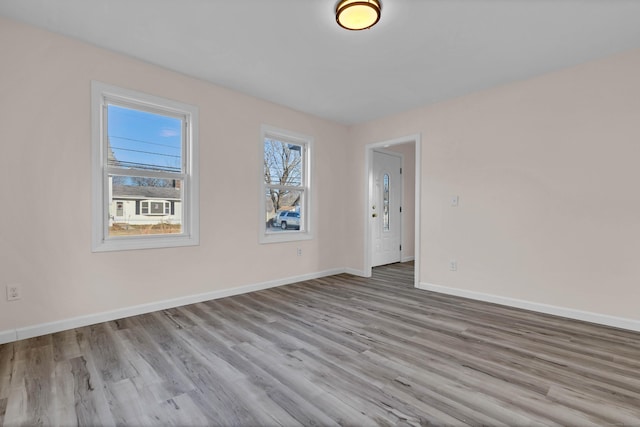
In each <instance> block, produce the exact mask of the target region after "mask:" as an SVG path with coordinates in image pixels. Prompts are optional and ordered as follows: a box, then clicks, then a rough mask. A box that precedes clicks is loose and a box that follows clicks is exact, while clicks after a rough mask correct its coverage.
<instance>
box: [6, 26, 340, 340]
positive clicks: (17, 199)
mask: <svg viewBox="0 0 640 427" xmlns="http://www.w3.org/2000/svg"><path fill="white" fill-rule="evenodd" d="M0 57H1V58H2V66H1V67H0V129H1V132H2V137H1V138H0V145H1V147H2V148H1V150H2V154H1V155H0V178H1V181H0V182H2V186H0V200H1V201H2V215H1V216H0V218H1V221H0V266H1V267H0V288H1V289H2V297H1V298H0V332H2V331H6V330H11V329H13V328H20V327H25V326H29V325H36V324H41V323H45V322H52V321H58V320H63V319H69V318H72V317H76V316H83V315H89V314H93V313H100V312H105V311H111V310H116V309H121V308H126V307H130V306H135V305H139V304H145V303H151V302H155V301H162V300H167V299H173V298H178V297H181V296H185V295H194V294H199V293H205V292H211V291H215V290H218V289H227V288H233V287H238V286H242V285H250V284H256V283H262V282H265V281H270V280H276V279H281V278H286V277H291V276H300V275H305V274H311V273H316V272H322V271H326V270H331V269H336V268H343V267H344V261H343V256H342V250H343V249H342V248H344V247H345V243H346V241H345V237H344V236H345V230H346V228H345V225H344V224H343V223H341V222H340V221H335V215H329V214H327V211H329V212H334V211H335V209H336V208H339V207H340V206H341V205H342V204H343V203H344V201H343V200H342V197H343V196H342V194H343V193H342V192H336V191H334V190H335V189H336V188H340V186H341V185H342V184H343V181H344V178H343V177H342V176H341V175H340V171H342V170H345V168H346V160H345V159H344V158H343V156H336V155H335V154H336V153H339V152H340V151H341V150H343V146H344V141H345V137H346V134H347V130H346V128H345V127H344V126H342V125H338V124H335V123H331V122H328V121H325V120H321V119H318V118H315V117H311V116H309V115H306V114H302V113H299V112H295V111H292V110H289V109H287V108H283V107H280V106H277V105H274V104H270V103H268V102H265V101H261V100H258V99H255V98H251V97H249V96H244V95H241V94H239V93H236V92H232V91H230V90H226V89H223V88H220V87H217V86H214V85H211V84H208V83H205V82H203V81H200V80H197V79H193V78H189V77H186V76H184V75H180V74H177V73H173V72H170V71H167V70H165V69H161V68H159V67H155V66H152V65H149V64H146V63H143V62H140V61H137V60H134V59H130V58H127V57H124V56H122V55H118V54H115V53H111V52H108V51H105V50H102V49H98V48H96V47H93V46H90V45H87V44H84V43H80V42H76V41H74V40H71V39H68V38H65V37H61V36H57V35H54V34H51V33H48V32H45V31H40V30H37V29H35V28H33V27H29V26H24V25H22V24H18V23H14V22H12V21H7V20H4V19H2V18H0ZM91 80H98V81H102V82H105V83H108V84H112V85H117V86H121V87H125V88H129V89H133V90H137V91H141V92H146V93H151V94H153V95H157V96H162V97H166V98H170V99H175V100H177V101H180V102H185V103H189V104H193V105H196V106H198V107H199V109H200V190H201V191H200V206H201V208H200V223H201V226H200V229H201V232H200V242H201V244H200V246H197V247H186V248H175V249H156V250H138V251H125V252H111V253H92V252H91V223H90V218H91V212H90V209H91V193H90V191H91V190H90V181H91V171H90V148H91V140H90V88H91ZM262 124H268V125H272V126H276V127H279V128H283V129H289V130H291V131H294V132H298V133H302V134H306V135H309V136H312V137H313V138H314V149H315V156H314V166H315V167H314V169H313V182H314V184H315V188H314V190H315V191H314V193H313V199H312V210H313V214H314V215H313V218H314V219H315V223H314V226H315V228H314V231H315V238H314V239H313V240H310V241H303V242H297V243H296V242H293V243H284V244H268V245H260V244H258V223H259V221H258V212H259V209H258V197H259V183H260V178H261V172H260V170H259V165H260V161H259V155H260V149H259V147H260V126H261V125H262ZM323 207H324V208H323ZM298 247H300V248H302V249H303V255H302V256H301V257H298V256H296V248H298ZM7 283H21V284H22V286H23V294H24V295H23V298H22V299H21V300H20V301H15V302H11V303H8V302H7V301H6V299H5V298H4V288H5V286H6V284H7Z"/></svg>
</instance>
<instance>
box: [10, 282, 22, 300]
mask: <svg viewBox="0 0 640 427" xmlns="http://www.w3.org/2000/svg"><path fill="white" fill-rule="evenodd" d="M20 298H22V286H21V285H18V284H15V283H14V284H12V285H7V301H16V300H19V299H20Z"/></svg>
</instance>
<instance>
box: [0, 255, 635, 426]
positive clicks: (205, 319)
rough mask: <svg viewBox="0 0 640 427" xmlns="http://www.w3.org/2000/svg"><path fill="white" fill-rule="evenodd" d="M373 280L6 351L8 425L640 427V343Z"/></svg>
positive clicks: (392, 273) (1, 395) (178, 313)
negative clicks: (550, 426)
mask: <svg viewBox="0 0 640 427" xmlns="http://www.w3.org/2000/svg"><path fill="white" fill-rule="evenodd" d="M412 275H413V266H412V265H411V264H393V265H390V266H386V267H382V268H377V269H375V270H374V275H373V277H372V278H371V279H363V278H358V277H354V276H350V275H347V274H342V275H338V276H332V277H327V278H323V279H318V280H310V281H307V282H303V283H298V284H295V285H289V286H284V287H280V288H275V289H270V290H266V291H260V292H255V293H251V294H246V295H240V296H234V297H230V298H225V299H221V300H216V301H210V302H206V303H200V304H194V305H190V306H185V307H181V308H176V309H171V310H166V311H162V312H156V313H152V314H147V315H141V316H135V317H131V318H127V319H122V320H117V321H113V322H107V323H102V324H98V325H94V326H89V327H84V328H79V329H75V330H70V331H66V332H61V333H57V334H52V335H46V336H42V337H38V338H33V339H29V340H24V341H19V342H16V343H10V344H5V345H2V346H0V425H2V424H4V425H7V426H13V425H64V426H66V425H82V426H89V425H132V426H138V425H179V426H183V425H240V426H256V425H285V426H290V425H291V426H293V425H305V426H310V425H354V426H361V425H362V426H365V425H403V426H404V425H490V426H493V425H508V426H516V425H575V426H588V425H637V426H640V334H637V333H633V332H628V331H622V330H617V329H613V328H607V327H601V326H596V325H591V324H587V323H582V322H577V321H571V320H566V319H561V318H556V317H553V316H548V315H541V314H535V313H531V312H527V311H523V310H517V309H510V308H506V307H502V306H498V305H492V304H487V303H482V302H477V301H471V300H466V299H463V298H458V297H452V296H445V295H440V294H436V293H431V292H427V291H421V290H416V289H414V288H413V287H412V282H413V278H412Z"/></svg>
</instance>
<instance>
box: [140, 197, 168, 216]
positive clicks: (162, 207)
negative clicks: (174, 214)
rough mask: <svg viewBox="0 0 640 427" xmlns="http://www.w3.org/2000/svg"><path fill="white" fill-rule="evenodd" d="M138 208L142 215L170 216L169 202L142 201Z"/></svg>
mask: <svg viewBox="0 0 640 427" xmlns="http://www.w3.org/2000/svg"><path fill="white" fill-rule="evenodd" d="M140 207H141V211H142V215H171V202H167V201H154V200H143V201H142V202H140Z"/></svg>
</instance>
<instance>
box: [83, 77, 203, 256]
mask: <svg viewBox="0 0 640 427" xmlns="http://www.w3.org/2000/svg"><path fill="white" fill-rule="evenodd" d="M109 102H114V103H122V104H125V105H127V106H128V107H129V108H137V109H140V110H141V111H151V112H156V113H163V112H164V113H166V114H170V115H173V116H176V115H177V116H180V117H184V123H185V129H184V133H185V137H184V141H183V142H184V147H183V152H182V162H183V164H182V172H181V173H177V174H174V175H173V176H174V178H175V179H181V180H182V187H181V191H182V203H181V205H182V210H183V211H182V233H179V234H161V235H139V236H117V237H109V201H110V200H109V199H110V194H109V178H108V177H109V174H110V173H114V172H117V170H116V169H117V168H116V167H113V166H108V165H107V158H108V154H107V143H106V138H105V136H106V133H107V130H106V126H105V120H104V118H105V111H106V107H107V104H108V103H109ZM139 172H140V171H139V170H137V169H135V170H132V171H131V174H130V175H136V176H149V177H159V178H164V175H163V173H162V172H155V171H147V172H143V173H139ZM91 175H92V239H91V246H92V251H93V252H105V251H122V250H132V249H152V248H170V247H178V246H195V245H198V244H199V243H200V237H199V182H198V107H195V106H193V105H188V104H184V103H181V102H177V101H173V100H169V99H165V98H161V97H158V96H153V95H149V94H145V93H141V92H137V91H134V90H130V89H124V88H120V87H117V86H112V85H108V84H105V83H101V82H97V81H92V82H91Z"/></svg>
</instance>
